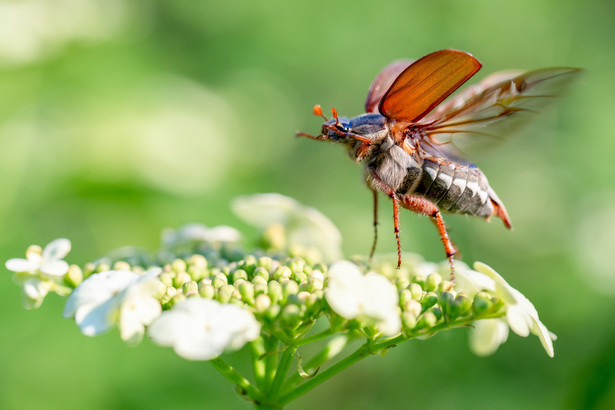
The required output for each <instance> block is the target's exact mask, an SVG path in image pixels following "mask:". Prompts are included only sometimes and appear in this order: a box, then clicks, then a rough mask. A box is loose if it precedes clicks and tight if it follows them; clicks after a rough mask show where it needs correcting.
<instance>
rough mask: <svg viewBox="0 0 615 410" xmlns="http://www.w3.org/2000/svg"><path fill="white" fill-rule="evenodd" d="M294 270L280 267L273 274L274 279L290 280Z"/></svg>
mask: <svg viewBox="0 0 615 410" xmlns="http://www.w3.org/2000/svg"><path fill="white" fill-rule="evenodd" d="M292 273H293V272H292V270H290V268H289V267H288V266H280V267H278V268H277V269H276V270H275V272H273V279H275V280H280V279H281V278H284V279H289V278H290V275H292Z"/></svg>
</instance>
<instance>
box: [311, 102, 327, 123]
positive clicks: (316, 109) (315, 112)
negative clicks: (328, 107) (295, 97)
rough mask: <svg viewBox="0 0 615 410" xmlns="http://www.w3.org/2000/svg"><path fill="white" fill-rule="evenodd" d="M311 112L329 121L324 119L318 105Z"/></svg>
mask: <svg viewBox="0 0 615 410" xmlns="http://www.w3.org/2000/svg"><path fill="white" fill-rule="evenodd" d="M312 112H313V113H314V115H316V116H318V117H322V118H324V119H325V121H329V119H328V118H327V117H325V115H324V114H323V113H322V108H321V107H320V104H316V105H315V106H314V108H312Z"/></svg>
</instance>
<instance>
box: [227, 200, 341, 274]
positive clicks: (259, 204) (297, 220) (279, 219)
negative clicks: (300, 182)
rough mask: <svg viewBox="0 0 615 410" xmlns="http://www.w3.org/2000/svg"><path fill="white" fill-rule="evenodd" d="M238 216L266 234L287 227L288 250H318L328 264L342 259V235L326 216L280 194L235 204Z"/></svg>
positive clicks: (234, 207)
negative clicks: (268, 231) (296, 248)
mask: <svg viewBox="0 0 615 410" xmlns="http://www.w3.org/2000/svg"><path fill="white" fill-rule="evenodd" d="M231 207H232V209H233V211H234V212H235V214H237V216H239V217H240V218H241V219H243V220H244V221H246V222H247V223H249V224H251V225H253V226H256V227H257V228H260V229H262V230H263V231H264V230H266V229H268V228H270V227H275V226H281V227H283V230H284V234H285V236H286V238H285V242H286V244H287V248H290V247H291V246H293V245H298V246H303V247H314V248H316V249H318V250H319V251H320V253H321V255H322V257H323V258H324V260H326V261H329V262H331V261H335V260H338V259H340V258H341V256H342V250H341V244H342V235H341V234H340V232H339V230H338V229H337V228H336V227H335V225H333V222H331V221H330V220H329V219H328V218H327V217H326V216H324V215H323V214H321V213H320V212H319V211H317V210H316V209H314V208H311V207H309V206H305V205H302V204H300V203H299V202H297V201H295V200H294V199H292V198H289V197H287V196H284V195H280V194H256V195H248V196H241V197H238V198H235V200H233V202H232V204H231Z"/></svg>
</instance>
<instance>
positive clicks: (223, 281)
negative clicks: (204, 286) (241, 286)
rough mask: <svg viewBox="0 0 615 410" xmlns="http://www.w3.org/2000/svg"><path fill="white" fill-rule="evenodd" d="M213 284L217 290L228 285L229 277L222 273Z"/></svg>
mask: <svg viewBox="0 0 615 410" xmlns="http://www.w3.org/2000/svg"><path fill="white" fill-rule="evenodd" d="M211 284H212V285H214V288H216V289H217V288H220V287H222V286H224V285H228V277H227V276H226V275H225V274H224V273H222V272H220V273H218V274H216V276H214V278H213V280H212V281H211Z"/></svg>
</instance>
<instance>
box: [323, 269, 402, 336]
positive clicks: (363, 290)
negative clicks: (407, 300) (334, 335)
mask: <svg viewBox="0 0 615 410" xmlns="http://www.w3.org/2000/svg"><path fill="white" fill-rule="evenodd" d="M325 297H326V299H327V302H328V303H329V306H331V308H332V309H333V310H334V311H335V312H336V313H337V314H339V315H340V316H342V317H344V318H346V319H355V318H357V319H359V320H360V319H363V318H366V319H368V320H369V321H371V322H373V323H374V324H375V325H376V328H377V329H378V330H379V331H380V332H382V333H383V334H384V335H386V336H392V335H395V334H398V333H399V332H400V331H401V318H400V313H399V307H398V303H399V295H398V293H397V288H396V287H395V286H394V285H393V284H392V283H391V282H390V281H389V280H388V279H387V278H386V277H384V276H382V275H380V274H378V273H375V272H370V273H368V274H366V275H363V274H362V273H361V270H360V269H359V267H358V266H357V265H355V264H353V263H351V262H348V261H339V262H336V263H334V264H333V265H332V266H331V268H330V269H329V281H328V284H327V287H326V288H325Z"/></svg>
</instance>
